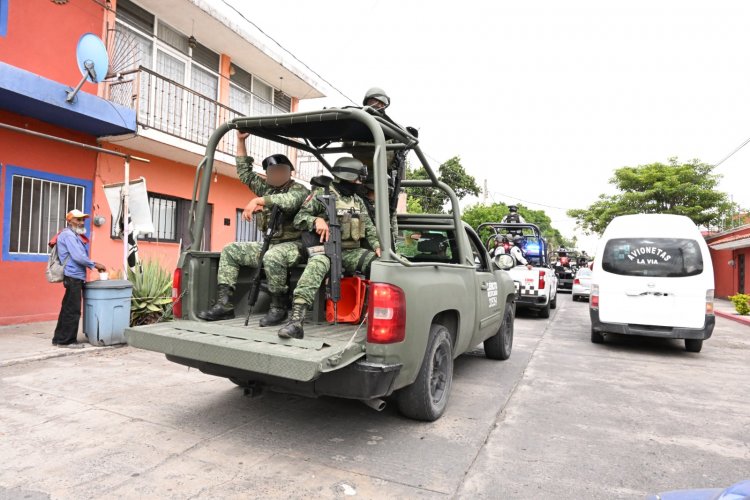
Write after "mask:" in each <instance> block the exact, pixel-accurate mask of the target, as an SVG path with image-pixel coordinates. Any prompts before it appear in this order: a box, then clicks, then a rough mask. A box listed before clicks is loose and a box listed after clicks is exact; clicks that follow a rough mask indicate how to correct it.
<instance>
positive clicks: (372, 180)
mask: <svg viewBox="0 0 750 500" xmlns="http://www.w3.org/2000/svg"><path fill="white" fill-rule="evenodd" d="M364 184H365V186H367V189H369V190H370V191H375V177H370V175H368V176H367V179H366V180H365V182H364ZM394 189H395V185H394V182H393V177H390V176H389V177H388V192H389V193H392V192H393V190H394Z"/></svg>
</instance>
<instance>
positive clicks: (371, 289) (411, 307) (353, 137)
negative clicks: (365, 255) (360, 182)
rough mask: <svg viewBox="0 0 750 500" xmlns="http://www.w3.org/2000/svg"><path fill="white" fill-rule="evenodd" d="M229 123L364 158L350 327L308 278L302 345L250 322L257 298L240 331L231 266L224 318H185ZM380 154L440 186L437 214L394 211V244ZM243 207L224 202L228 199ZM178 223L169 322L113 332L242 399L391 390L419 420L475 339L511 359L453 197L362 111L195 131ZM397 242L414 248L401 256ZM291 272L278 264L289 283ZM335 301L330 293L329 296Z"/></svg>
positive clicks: (202, 278)
mask: <svg viewBox="0 0 750 500" xmlns="http://www.w3.org/2000/svg"><path fill="white" fill-rule="evenodd" d="M234 130H241V131H245V132H249V133H251V134H253V135H256V136H258V137H262V138H265V139H268V140H271V141H274V142H276V143H279V144H282V145H285V146H289V147H290V148H296V149H297V150H301V151H305V152H307V153H310V154H312V155H314V156H315V157H316V158H317V159H318V160H319V161H320V162H321V163H322V164H323V165H324V167H325V168H327V169H329V170H330V163H329V162H328V160H327V156H328V155H341V154H342V153H344V154H358V155H362V154H370V155H372V158H373V163H372V164H373V165H374V179H375V193H376V198H375V211H376V216H375V224H376V226H377V233H378V239H379V241H380V247H381V252H382V255H381V258H380V259H378V260H377V261H375V262H374V263H373V264H372V267H371V271H370V276H369V277H368V280H367V281H365V284H366V290H365V293H364V296H365V302H366V305H365V306H364V308H363V311H364V312H363V319H362V320H361V321H358V322H357V323H353V324H352V323H341V322H339V323H338V324H332V323H330V322H327V321H326V318H325V309H326V308H325V303H326V296H325V286H322V287H321V290H320V291H319V293H318V297H317V298H316V301H315V305H314V307H313V309H312V311H311V312H310V317H309V318H308V319H307V321H306V322H305V337H304V339H299V340H298V339H282V338H279V337H278V336H277V334H276V331H277V328H261V327H260V326H259V324H258V320H259V318H260V314H261V313H263V312H264V311H265V310H266V309H267V307H268V300H267V296H266V294H265V293H261V300H258V301H257V302H256V306H255V308H254V309H253V311H252V316H251V318H250V323H249V325H248V326H247V327H245V326H244V318H242V316H244V312H246V311H247V305H246V302H247V298H246V296H247V292H248V290H249V288H250V282H249V276H250V270H244V271H243V273H241V274H240V281H239V283H238V285H237V289H236V291H235V294H234V301H235V308H236V309H235V310H236V312H237V314H238V318H237V319H233V320H226V321H217V322H211V323H207V322H203V321H200V320H199V319H198V318H197V317H196V313H197V312H198V311H200V310H203V309H206V308H207V307H209V306H210V301H211V300H212V298H213V297H215V295H216V288H217V267H218V262H219V253H218V252H205V251H200V248H201V238H202V228H203V224H204V223H206V221H205V219H204V218H205V215H206V200H207V199H208V193H209V189H210V187H211V185H212V183H211V175H212V170H213V162H214V154H215V151H216V148H217V146H218V145H219V144H220V143H222V138H223V137H224V135H225V134H227V133H228V132H230V131H231V132H234ZM391 151H396V152H397V151H413V152H414V153H415V154H416V156H417V158H418V159H419V161H420V162H421V164H422V166H423V167H424V169H425V170H426V172H427V174H428V177H429V179H428V180H421V181H407V180H404V181H403V182H402V185H403V186H404V187H408V186H415V187H428V186H431V187H434V188H437V189H441V190H443V191H444V192H445V193H447V195H448V197H449V199H450V202H451V208H452V213H451V214H450V215H439V214H399V215H398V233H397V234H396V241H394V240H393V238H394V235H393V233H392V231H391V217H390V213H389V203H388V201H389V198H388V196H389V189H388V181H389V179H388V178H389V175H392V174H390V173H389V168H388V166H387V165H386V157H387V153H389V152H391ZM399 180H400V179H399ZM245 201H246V200H237V203H238V206H241V204H244V203H245ZM191 220H192V221H193V222H192V226H191V236H192V240H191V245H190V247H189V248H188V249H187V250H185V251H183V252H182V254H181V256H180V258H179V261H178V267H177V269H176V270H175V273H174V284H173V286H174V289H173V296H174V298H175V303H174V309H173V310H174V317H175V318H176V319H175V321H172V322H165V323H157V324H153V325H148V326H141V327H134V328H129V329H127V330H126V333H125V336H126V339H127V342H128V343H129V344H130V345H131V346H133V347H137V348H141V349H147V350H151V351H156V352H160V353H164V354H166V357H167V359H169V360H170V361H173V362H175V363H179V364H182V365H186V366H189V367H194V368H197V369H199V370H201V371H202V372H204V373H207V374H211V375H216V376H219V377H225V378H228V379H229V380H231V381H232V382H234V383H235V384H237V385H239V386H241V387H243V388H245V391H246V393H249V394H256V393H257V392H259V391H262V390H264V389H270V390H276V391H281V392H288V393H294V394H300V395H304V396H311V397H316V396H323V395H325V396H335V397H341V398H351V399H358V400H362V401H363V402H365V403H366V404H368V406H371V407H373V408H375V409H382V408H383V407H384V405H385V401H384V400H383V399H382V398H385V397H388V396H394V397H393V399H395V401H396V402H397V405H398V409H399V411H400V412H401V413H402V414H403V415H405V416H407V417H410V418H414V419H418V420H426V421H432V420H436V419H437V418H439V417H440V416H441V415H442V414H443V412H444V411H445V408H446V405H447V403H448V398H449V394H450V391H451V383H452V378H453V360H454V359H455V358H456V357H457V356H459V355H461V354H463V353H465V352H467V351H469V350H472V349H473V348H474V347H475V346H477V345H478V344H482V343H483V344H484V351H485V353H486V355H487V357H489V358H492V359H497V360H504V359H507V358H508V357H509V356H510V354H511V349H512V342H513V321H514V316H515V303H514V298H515V289H514V285H513V282H512V280H511V279H510V277H509V276H508V274H507V273H506V272H505V271H503V270H501V269H499V268H498V267H497V266H496V265H495V264H494V263H493V261H492V259H490V256H489V255H488V253H487V251H486V250H485V248H484V245H483V244H482V242H481V240H480V239H479V237H478V236H477V234H476V233H475V232H474V231H473V230H472V229H471V227H469V226H468V225H466V224H464V223H463V222H462V221H461V216H460V208H459V205H458V200H457V198H456V195H455V193H454V192H453V190H452V189H451V188H450V187H449V186H448V185H446V184H444V183H442V182H440V181H439V180H438V179H437V177H436V175H435V172H434V171H433V170H432V168H431V167H430V165H429V163H428V161H427V159H426V158H425V156H424V154H423V153H422V151H421V150H420V148H419V144H418V140H417V138H416V136H415V135H412V133H410V132H409V131H408V130H406V129H403V128H401V127H400V126H398V125H396V124H394V123H393V122H392V121H390V120H388V119H387V118H385V117H382V116H379V115H378V114H377V112H374V111H373V110H371V109H365V110H363V109H360V108H342V109H337V108H334V109H325V110H322V111H315V112H302V113H290V114H285V115H279V116H260V117H243V118H237V119H234V120H232V121H230V122H227V123H225V124H223V125H222V126H220V127H219V128H218V129H217V130H216V131H215V132H214V133H213V135H212V136H211V138H210V139H209V142H208V145H207V147H206V156H205V158H204V160H203V161H202V162H201V163H200V165H199V166H198V169H197V171H196V183H195V186H194V190H193V206H192V207H191ZM406 234H408V240H404V238H405V236H404V235H406ZM399 247H400V248H406V247H408V248H409V249H410V250H414V251H411V252H404V253H403V254H402V253H400V252H399V251H398V250H397V248H399ZM301 272H302V269H301V268H300V269H294V270H292V271H291V276H290V285H291V286H292V287H293V286H294V285H295V284H296V282H297V280H298V278H299V276H300V274H301ZM346 298H347V297H345V292H344V290H343V288H342V299H341V300H342V301H345V300H346ZM264 299H265V300H264ZM243 308H245V309H244V311H243Z"/></svg>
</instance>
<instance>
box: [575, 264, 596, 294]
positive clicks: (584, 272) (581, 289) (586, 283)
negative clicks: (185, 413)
mask: <svg viewBox="0 0 750 500" xmlns="http://www.w3.org/2000/svg"><path fill="white" fill-rule="evenodd" d="M592 274H593V271H591V269H589V268H588V267H582V268H581V269H579V270H578V272H577V273H576V277H575V279H574V280H573V301H574V302H575V301H577V300H578V299H582V298H584V297H586V298H587V299H588V298H589V294H590V293H591V275H592Z"/></svg>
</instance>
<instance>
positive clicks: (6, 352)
mask: <svg viewBox="0 0 750 500" xmlns="http://www.w3.org/2000/svg"><path fill="white" fill-rule="evenodd" d="M56 324H57V322H55V321H44V322H41V323H25V324H20V325H9V326H0V367H2V366H10V365H15V364H18V363H26V362H29V361H38V360H41V359H49V358H57V357H62V356H75V355H80V354H87V353H88V354H90V353H93V352H97V351H101V350H102V349H112V348H113V347H118V346H105V347H97V346H93V345H91V344H89V342H88V339H87V338H86V336H85V335H83V332H82V331H81V329H80V327H79V330H78V342H80V343H82V344H83V345H84V346H85V347H84V348H83V349H67V348H64V347H57V346H53V345H52V335H53V333H54V332H55V326H56Z"/></svg>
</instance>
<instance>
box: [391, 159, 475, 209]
mask: <svg viewBox="0 0 750 500" xmlns="http://www.w3.org/2000/svg"><path fill="white" fill-rule="evenodd" d="M406 178H407V179H410V180H412V179H417V180H418V179H429V177H428V176H427V172H426V171H425V169H423V168H415V169H411V168H409V169H407V171H406ZM438 179H439V180H441V181H442V182H445V183H446V184H448V185H449V186H450V187H452V188H453V191H455V193H456V197H458V199H459V200H460V199H462V198H464V197H466V196H468V195H470V194H471V195H474V196H478V195H479V186H478V185H477V181H476V179H474V177H472V176H471V175H469V174H467V173H466V170H464V167H463V165H461V158H460V157H458V156H454V157H453V158H451V159H450V160H448V161H446V162H445V163H443V164H442V165H440V168H439V170H438ZM406 192H407V195H408V198H407V207H415V205H413V204H414V203H417V204H419V206H420V207H421V211H422V212H424V213H430V214H437V213H442V212H443V207H444V206H445V204H446V203H449V201H450V200H449V198H448V195H447V194H445V192H444V191H442V190H441V189H435V188H407V191H406ZM409 211H410V212H411V210H409Z"/></svg>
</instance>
